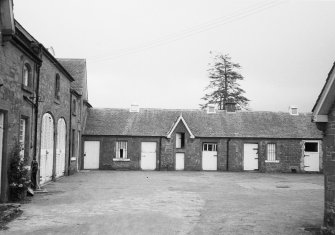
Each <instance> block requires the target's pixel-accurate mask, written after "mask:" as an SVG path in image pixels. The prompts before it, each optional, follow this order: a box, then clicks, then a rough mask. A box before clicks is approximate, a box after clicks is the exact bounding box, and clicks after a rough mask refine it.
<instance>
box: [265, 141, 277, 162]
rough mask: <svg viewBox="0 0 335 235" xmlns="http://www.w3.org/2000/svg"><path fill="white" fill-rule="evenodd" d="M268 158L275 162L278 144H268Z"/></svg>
mask: <svg viewBox="0 0 335 235" xmlns="http://www.w3.org/2000/svg"><path fill="white" fill-rule="evenodd" d="M267 160H268V161H269V162H275V161H277V159H276V144H267Z"/></svg>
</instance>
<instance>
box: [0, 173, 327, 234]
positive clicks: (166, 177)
mask: <svg viewBox="0 0 335 235" xmlns="http://www.w3.org/2000/svg"><path fill="white" fill-rule="evenodd" d="M45 188H46V189H47V190H48V193H45V194H38V195H35V196H34V197H33V199H32V201H31V203H28V204H23V205H22V209H23V210H24V212H23V214H22V216H21V217H19V218H18V219H16V220H14V221H13V222H11V223H9V224H8V227H9V229H8V230H6V231H1V232H3V233H5V234H257V235H261V234H264V235H265V234H266V235H268V234H288V235H292V234H310V233H309V232H308V231H305V228H306V227H318V226H320V225H321V223H322V217H323V201H324V193H323V175H316V174H306V175H305V174H261V173H246V172H238V173H232V172H143V171H136V172H135V171H90V172H81V173H78V174H76V175H73V176H70V177H64V178H62V179H60V180H59V181H57V182H52V183H50V184H49V185H47V186H45Z"/></svg>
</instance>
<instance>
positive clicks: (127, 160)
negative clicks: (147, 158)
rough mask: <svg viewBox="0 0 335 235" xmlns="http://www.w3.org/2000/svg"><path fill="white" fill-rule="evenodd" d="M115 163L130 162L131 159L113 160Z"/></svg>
mask: <svg viewBox="0 0 335 235" xmlns="http://www.w3.org/2000/svg"><path fill="white" fill-rule="evenodd" d="M113 162H130V159H129V158H113Z"/></svg>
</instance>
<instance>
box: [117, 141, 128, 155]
mask: <svg viewBox="0 0 335 235" xmlns="http://www.w3.org/2000/svg"><path fill="white" fill-rule="evenodd" d="M115 149H116V158H117V159H127V142H126V141H117V142H116V148H115Z"/></svg>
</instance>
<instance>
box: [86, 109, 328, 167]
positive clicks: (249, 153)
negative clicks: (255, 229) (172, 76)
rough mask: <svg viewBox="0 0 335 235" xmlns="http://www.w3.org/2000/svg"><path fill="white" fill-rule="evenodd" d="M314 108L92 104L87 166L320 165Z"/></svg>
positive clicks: (87, 138)
mask: <svg viewBox="0 0 335 235" xmlns="http://www.w3.org/2000/svg"><path fill="white" fill-rule="evenodd" d="M321 139H322V132H321V131H320V130H318V129H317V128H316V126H315V124H313V123H312V122H311V114H298V112H297V109H296V108H292V109H291V110H290V112H288V113H284V112H250V111H236V112H235V110H233V109H228V111H219V110H215V109H212V108H211V107H209V109H208V110H207V111H203V110H166V109H139V108H138V106H132V108H131V109H98V108H92V109H89V110H88V116H87V122H86V128H85V131H84V134H83V141H84V145H83V146H84V147H83V148H84V149H83V157H82V163H81V166H82V169H103V170H108V169H111V170H116V169H120V170H121V169H122V170H213V171H243V170H252V171H253V170H259V171H260V172H308V171H311V172H320V171H322V157H321V156H322V153H321V152H322V147H321V145H322V141H321Z"/></svg>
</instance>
